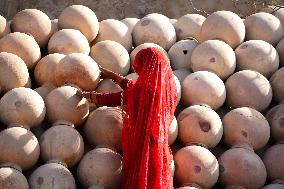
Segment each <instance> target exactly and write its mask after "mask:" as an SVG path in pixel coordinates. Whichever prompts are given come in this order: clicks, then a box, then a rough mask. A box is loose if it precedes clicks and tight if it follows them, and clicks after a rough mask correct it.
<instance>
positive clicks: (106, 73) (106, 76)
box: [99, 66, 117, 80]
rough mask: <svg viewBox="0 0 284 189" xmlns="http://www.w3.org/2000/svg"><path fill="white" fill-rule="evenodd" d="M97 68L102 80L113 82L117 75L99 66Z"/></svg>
mask: <svg viewBox="0 0 284 189" xmlns="http://www.w3.org/2000/svg"><path fill="white" fill-rule="evenodd" d="M99 68H100V71H101V78H102V79H112V80H115V78H116V75H117V74H116V73H114V72H112V71H110V70H108V69H105V68H103V67H101V66H99Z"/></svg>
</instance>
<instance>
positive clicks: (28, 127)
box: [7, 123, 31, 131]
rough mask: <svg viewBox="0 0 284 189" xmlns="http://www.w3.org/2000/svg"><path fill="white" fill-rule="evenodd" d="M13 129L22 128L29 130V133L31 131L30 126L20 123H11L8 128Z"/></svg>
mask: <svg viewBox="0 0 284 189" xmlns="http://www.w3.org/2000/svg"><path fill="white" fill-rule="evenodd" d="M12 127H21V128H24V129H27V130H29V131H30V130H31V128H30V126H28V125H23V124H19V123H11V124H9V125H8V126H7V128H12Z"/></svg>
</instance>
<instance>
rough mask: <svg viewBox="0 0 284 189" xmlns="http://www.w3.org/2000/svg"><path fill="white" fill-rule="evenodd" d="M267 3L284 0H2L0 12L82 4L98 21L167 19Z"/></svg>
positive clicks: (245, 10) (51, 10) (53, 13)
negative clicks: (157, 15)
mask: <svg viewBox="0 0 284 189" xmlns="http://www.w3.org/2000/svg"><path fill="white" fill-rule="evenodd" d="M267 3H270V4H284V0H281V1H280V0H1V1H0V7H1V8H0V14H1V15H2V16H4V17H6V18H8V19H11V18H12V17H13V16H14V15H15V14H16V13H17V12H18V11H20V10H23V9H25V8H37V9H40V10H42V11H44V12H45V13H47V14H48V16H49V17H50V18H52V19H53V18H57V17H58V15H59V14H60V12H61V11H62V10H63V9H64V8H65V7H67V6H69V5H72V4H82V5H86V6H88V7H89V8H91V9H92V10H94V11H95V13H96V15H97V17H98V19H99V20H103V19H108V18H115V19H122V18H125V17H138V18H141V17H143V16H144V15H145V14H148V13H153V12H158V13H162V14H164V15H166V16H168V17H169V18H179V17H180V16H182V15H185V14H188V13H200V14H203V15H205V16H206V13H204V12H198V11H197V10H204V11H205V12H207V13H209V14H210V13H212V12H214V11H216V10H231V11H234V12H236V13H238V14H239V15H240V16H242V17H245V16H247V15H249V14H251V13H252V12H254V11H255V10H256V9H260V8H261V7H262V6H263V5H264V4H267ZM194 7H195V8H194Z"/></svg>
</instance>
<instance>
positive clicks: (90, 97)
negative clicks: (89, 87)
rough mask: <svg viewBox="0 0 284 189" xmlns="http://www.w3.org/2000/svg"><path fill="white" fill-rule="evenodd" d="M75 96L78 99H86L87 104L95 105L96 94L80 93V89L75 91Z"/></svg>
mask: <svg viewBox="0 0 284 189" xmlns="http://www.w3.org/2000/svg"><path fill="white" fill-rule="evenodd" d="M76 95H77V96H78V97H80V98H86V99H87V100H88V102H91V103H94V104H96V105H97V99H96V92H95V91H92V92H85V91H81V90H80V89H78V90H77V92H76Z"/></svg>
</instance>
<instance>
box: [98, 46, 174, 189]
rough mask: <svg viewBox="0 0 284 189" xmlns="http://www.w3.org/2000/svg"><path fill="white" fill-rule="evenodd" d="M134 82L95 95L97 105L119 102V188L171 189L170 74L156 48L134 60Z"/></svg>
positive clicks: (170, 71) (137, 56) (166, 60)
mask: <svg viewBox="0 0 284 189" xmlns="http://www.w3.org/2000/svg"><path fill="white" fill-rule="evenodd" d="M133 67H134V69H135V71H136V72H137V73H138V75H139V77H138V79H137V81H136V82H133V81H131V80H127V79H125V80H123V81H122V83H121V84H120V85H121V87H122V88H123V89H124V91H123V92H118V93H103V94H101V93H99V94H96V99H97V102H98V104H100V105H106V106H119V105H121V102H122V101H123V110H124V112H125V115H124V126H123V130H122V152H123V189H173V175H172V169H171V167H170V164H171V163H172V159H173V158H172V154H171V150H170V148H169V145H168V128H169V126H170V124H171V122H172V120H173V117H174V111H175V108H176V104H177V94H176V86H175V81H174V76H173V72H172V70H171V68H170V63H169V60H168V58H167V57H166V55H165V54H164V53H163V52H161V50H159V49H157V48H147V49H143V50H141V51H140V52H139V53H138V54H137V55H136V57H135V61H134V65H133Z"/></svg>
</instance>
